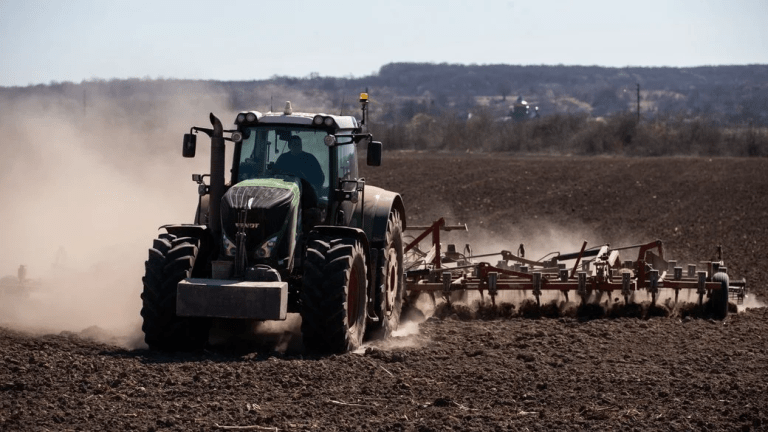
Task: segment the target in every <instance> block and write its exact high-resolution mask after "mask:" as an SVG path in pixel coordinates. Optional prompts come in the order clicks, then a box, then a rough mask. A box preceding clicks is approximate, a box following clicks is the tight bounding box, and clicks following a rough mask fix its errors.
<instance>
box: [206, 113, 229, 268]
mask: <svg viewBox="0 0 768 432" xmlns="http://www.w3.org/2000/svg"><path fill="white" fill-rule="evenodd" d="M211 125H213V133H212V134H211V171H210V172H211V180H210V182H211V183H210V189H209V190H210V201H209V204H208V205H209V207H208V212H209V218H208V229H210V230H211V234H212V235H213V241H214V246H213V259H217V258H218V257H219V249H220V248H221V198H222V197H223V196H224V164H225V159H224V158H225V147H224V128H223V127H222V125H221V120H219V119H218V118H217V117H216V116H215V115H213V113H211Z"/></svg>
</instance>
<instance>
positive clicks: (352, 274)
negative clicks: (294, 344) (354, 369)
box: [301, 236, 368, 353]
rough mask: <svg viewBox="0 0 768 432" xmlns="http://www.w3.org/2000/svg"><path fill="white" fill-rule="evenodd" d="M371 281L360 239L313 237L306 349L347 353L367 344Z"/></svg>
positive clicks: (305, 304) (305, 296)
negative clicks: (365, 338) (368, 293)
mask: <svg viewBox="0 0 768 432" xmlns="http://www.w3.org/2000/svg"><path fill="white" fill-rule="evenodd" d="M367 281H368V277H367V271H366V257H365V253H364V251H363V246H362V245H361V243H360V242H359V241H358V240H356V239H352V238H331V237H323V236H319V237H316V238H313V239H310V240H309V242H308V243H307V256H306V260H305V263H304V278H303V283H302V285H303V288H302V293H301V333H302V335H303V339H304V347H305V348H306V349H308V350H310V351H315V352H321V353H343V352H347V351H353V350H355V349H357V348H358V347H359V346H360V345H362V343H363V336H364V334H365V321H366V309H365V308H366V303H367V294H366V293H367V289H366V288H367V283H368V282H367Z"/></svg>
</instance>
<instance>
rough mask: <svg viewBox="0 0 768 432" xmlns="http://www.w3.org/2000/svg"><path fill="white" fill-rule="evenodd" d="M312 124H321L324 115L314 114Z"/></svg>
mask: <svg viewBox="0 0 768 432" xmlns="http://www.w3.org/2000/svg"><path fill="white" fill-rule="evenodd" d="M312 124H313V125H315V126H320V125H321V124H323V116H321V115H316V116H314V117H313V118H312Z"/></svg>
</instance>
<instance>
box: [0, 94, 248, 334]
mask: <svg viewBox="0 0 768 432" xmlns="http://www.w3.org/2000/svg"><path fill="white" fill-rule="evenodd" d="M178 86H179V87H178V88H177V89H175V92H170V93H169V92H167V91H166V92H163V93H162V94H163V95H164V96H159V95H157V94H153V93H152V92H147V91H144V92H142V91H139V90H137V91H136V92H133V93H130V92H129V94H128V95H126V96H125V97H115V96H114V95H112V94H110V92H109V91H107V90H104V89H101V90H100V88H99V87H98V86H91V87H94V88H91V87H88V88H89V90H88V93H87V98H85V97H84V98H83V100H82V101H78V100H75V101H73V100H72V99H71V98H66V97H63V96H56V95H52V96H50V97H46V96H43V97H35V96H31V95H28V96H21V97H16V98H9V99H10V100H4V101H2V104H1V105H0V140H1V141H0V196H2V198H3V202H2V204H0V221H1V222H0V244H1V245H2V247H0V277H3V276H12V277H13V278H15V276H16V274H17V269H18V267H19V266H20V265H25V266H26V269H27V275H26V278H27V282H26V283H25V289H24V290H23V291H22V292H16V295H14V296H12V297H9V298H5V299H3V301H2V304H3V305H2V308H0V325H4V326H9V327H13V328H17V329H22V330H27V331H32V332H55V331H72V332H83V331H84V330H85V329H89V330H88V331H87V332H85V333H87V334H88V335H90V336H91V337H96V338H97V339H104V340H107V341H110V342H115V340H117V341H119V343H120V344H121V345H124V346H129V347H135V346H140V344H141V343H142V342H141V336H142V335H141V330H140V326H141V318H140V315H139V311H140V309H141V299H140V293H141V290H142V283H141V277H142V276H143V274H144V261H145V260H146V256H147V249H148V248H149V246H151V244H152V243H151V242H152V240H153V239H154V238H155V237H156V236H157V233H158V227H159V226H160V225H163V224H166V223H191V222H192V218H193V216H194V212H195V209H196V206H197V187H196V185H195V184H194V183H193V182H192V181H191V174H192V173H205V172H208V170H209V158H208V155H209V149H208V148H207V146H206V145H205V140H203V139H201V140H199V142H198V144H199V145H198V155H197V157H196V158H195V159H184V158H182V157H181V141H182V135H183V134H184V133H186V132H187V131H189V128H190V127H191V126H193V125H198V126H207V125H208V124H209V121H208V113H209V112H214V113H215V114H217V115H218V116H219V117H220V118H221V119H222V121H223V122H224V123H225V125H227V124H229V123H230V122H231V120H232V119H233V118H234V116H233V114H234V113H233V112H230V111H228V109H227V108H225V107H226V97H225V95H224V94H223V93H221V92H218V91H217V90H216V89H205V88H202V87H200V86H201V85H200V84H197V87H196V88H193V89H185V88H184V87H183V86H182V85H181V84H178ZM84 93H85V92H84ZM13 278H9V277H6V278H4V279H5V280H11V279H13ZM2 293H3V291H2V290H0V295H1V294H2Z"/></svg>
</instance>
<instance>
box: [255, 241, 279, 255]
mask: <svg viewBox="0 0 768 432" xmlns="http://www.w3.org/2000/svg"><path fill="white" fill-rule="evenodd" d="M275 246H277V236H274V237H272V238H271V239H269V240H267V241H265V242H264V243H262V244H261V246H259V248H258V249H256V256H257V257H259V258H269V257H271V256H272V252H274V250H275Z"/></svg>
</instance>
